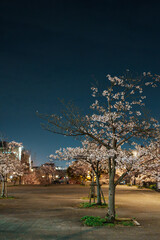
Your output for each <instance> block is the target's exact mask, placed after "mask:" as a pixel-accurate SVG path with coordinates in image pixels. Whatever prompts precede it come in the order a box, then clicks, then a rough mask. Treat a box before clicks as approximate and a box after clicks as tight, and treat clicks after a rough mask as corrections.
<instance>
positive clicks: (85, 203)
mask: <svg viewBox="0 0 160 240" xmlns="http://www.w3.org/2000/svg"><path fill="white" fill-rule="evenodd" d="M106 207H108V205H107V204H104V203H102V204H101V205H98V204H97V203H88V202H83V203H80V208H106Z"/></svg>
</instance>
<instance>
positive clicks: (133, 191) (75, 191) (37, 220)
mask: <svg viewBox="0 0 160 240" xmlns="http://www.w3.org/2000/svg"><path fill="white" fill-rule="evenodd" d="M103 190H104V193H105V196H107V186H104V187H103ZM8 191H9V195H11V196H14V197H15V199H0V240H11V239H12V240H55V239H57V240H82V239H84V240H91V239H93V240H100V239H104V240H111V239H112V240H122V239H123V240H159V239H160V193H158V192H154V191H152V190H147V189H137V188H136V187H127V186H118V187H117V190H116V213H117V215H118V217H135V218H136V219H137V221H138V222H139V223H140V224H141V226H140V227H122V226H116V227H84V226H83V225H82V223H81V222H80V218H81V217H82V216H85V215H93V216H102V217H104V216H105V214H106V209H103V208H102V209H80V208H79V207H78V205H79V203H80V202H84V201H87V200H86V199H83V198H84V197H87V196H88V192H89V188H88V187H84V186H79V185H54V186H48V187H44V186H15V187H13V186H11V187H9V188H8Z"/></svg>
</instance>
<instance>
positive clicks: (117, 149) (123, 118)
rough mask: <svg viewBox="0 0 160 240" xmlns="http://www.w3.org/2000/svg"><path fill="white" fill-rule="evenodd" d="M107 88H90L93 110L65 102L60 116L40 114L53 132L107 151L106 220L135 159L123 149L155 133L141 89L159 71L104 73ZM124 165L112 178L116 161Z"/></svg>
mask: <svg viewBox="0 0 160 240" xmlns="http://www.w3.org/2000/svg"><path fill="white" fill-rule="evenodd" d="M107 80H108V82H107V84H106V89H104V90H102V91H101V90H99V89H98V88H97V87H93V88H92V96H93V97H97V99H96V101H95V102H94V103H93V104H92V105H91V109H92V110H93V114H91V115H86V116H82V115H81V114H80V113H79V111H78V110H77V109H76V108H74V107H73V106H72V105H71V104H70V105H66V106H65V110H64V111H63V113H62V115H61V116H58V115H56V114H51V115H40V117H42V118H43V119H44V120H46V121H47V124H43V127H44V128H45V129H46V130H48V131H51V132H53V133H57V134H62V135H65V136H73V137H84V136H87V137H89V138H90V139H92V140H94V141H95V142H96V143H97V144H99V145H100V146H104V147H105V148H106V151H107V153H108V157H107V159H106V164H107V165H108V171H109V201H108V212H107V217H108V221H110V222H114V220H115V188H116V186H117V184H119V183H120V182H121V181H122V179H123V178H124V177H125V176H126V175H127V174H128V172H129V171H130V170H131V169H132V168H133V163H135V162H136V158H135V156H133V154H132V152H130V151H128V152H127V151H126V150H127V149H128V144H133V146H134V143H135V142H136V141H139V142H142V141H144V142H147V141H148V143H149V141H150V140H151V139H154V138H156V137H157V134H158V131H157V129H158V128H159V123H158V121H156V120H155V119H154V118H149V117H148V116H146V114H145V112H144V111H143V108H144V105H145V103H144V99H145V98H146V97H145V96H144V95H143V90H144V89H145V88H146V87H147V86H151V87H153V88H154V87H156V86H157V83H158V82H159V81H160V77H159V76H158V75H152V74H151V73H150V72H148V73H143V75H141V76H140V77H136V78H134V77H130V76H129V75H125V76H121V77H116V76H115V77H111V76H110V75H107ZM121 163H123V166H126V167H125V168H124V172H123V173H122V175H121V176H120V177H119V179H117V180H116V179H115V176H116V168H117V165H119V166H120V165H121Z"/></svg>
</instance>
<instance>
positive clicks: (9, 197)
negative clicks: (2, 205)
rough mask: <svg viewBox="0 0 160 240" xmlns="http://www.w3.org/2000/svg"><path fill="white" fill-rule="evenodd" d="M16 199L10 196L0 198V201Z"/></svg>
mask: <svg viewBox="0 0 160 240" xmlns="http://www.w3.org/2000/svg"><path fill="white" fill-rule="evenodd" d="M14 198H15V197H13V196H8V197H0V199H14Z"/></svg>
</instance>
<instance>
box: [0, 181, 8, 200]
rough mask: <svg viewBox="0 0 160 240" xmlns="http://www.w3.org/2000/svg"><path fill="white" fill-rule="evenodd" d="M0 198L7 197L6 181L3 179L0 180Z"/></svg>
mask: <svg viewBox="0 0 160 240" xmlns="http://www.w3.org/2000/svg"><path fill="white" fill-rule="evenodd" d="M1 197H2V198H5V197H7V180H6V178H5V177H3V178H2V190H1Z"/></svg>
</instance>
